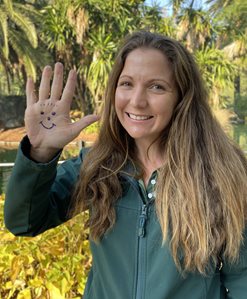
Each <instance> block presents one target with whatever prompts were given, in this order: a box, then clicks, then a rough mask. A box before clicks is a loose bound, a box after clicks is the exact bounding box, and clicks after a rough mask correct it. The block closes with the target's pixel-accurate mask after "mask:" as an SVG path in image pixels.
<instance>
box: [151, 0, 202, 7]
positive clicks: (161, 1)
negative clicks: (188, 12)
mask: <svg viewBox="0 0 247 299" xmlns="http://www.w3.org/2000/svg"><path fill="white" fill-rule="evenodd" d="M169 2H171V1H170V0H146V1H145V3H146V4H147V5H152V4H153V3H156V4H158V5H159V6H165V5H169ZM187 2H188V3H190V2H191V0H188V1H187ZM205 2H206V1H205V0H195V1H194V7H195V8H198V7H202V6H203V7H204V6H205Z"/></svg>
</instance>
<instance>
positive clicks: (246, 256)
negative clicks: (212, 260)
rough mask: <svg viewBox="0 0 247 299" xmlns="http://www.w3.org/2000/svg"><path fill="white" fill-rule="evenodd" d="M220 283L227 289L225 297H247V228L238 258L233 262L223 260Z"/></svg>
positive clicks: (230, 298) (239, 298)
mask: <svg viewBox="0 0 247 299" xmlns="http://www.w3.org/2000/svg"><path fill="white" fill-rule="evenodd" d="M221 272H222V273H221V277H222V283H223V285H224V286H225V288H226V289H227V293H226V298H227V299H246V298H247V228H246V230H245V234H244V242H243V244H242V247H241V250H240V255H239V260H238V262H237V263H235V264H229V263H228V262H227V261H223V267H222V270H221Z"/></svg>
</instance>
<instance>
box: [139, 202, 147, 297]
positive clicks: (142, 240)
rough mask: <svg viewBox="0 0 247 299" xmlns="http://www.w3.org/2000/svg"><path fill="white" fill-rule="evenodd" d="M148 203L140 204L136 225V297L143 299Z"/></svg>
mask: <svg viewBox="0 0 247 299" xmlns="http://www.w3.org/2000/svg"><path fill="white" fill-rule="evenodd" d="M147 213H148V204H142V208H141V214H140V216H139V227H138V264H137V282H136V299H143V298H144V297H143V293H144V291H143V288H144V280H145V267H146V264H145V260H146V259H145V249H146V248H145V247H146V246H145V242H146V240H145V226H146V221H147Z"/></svg>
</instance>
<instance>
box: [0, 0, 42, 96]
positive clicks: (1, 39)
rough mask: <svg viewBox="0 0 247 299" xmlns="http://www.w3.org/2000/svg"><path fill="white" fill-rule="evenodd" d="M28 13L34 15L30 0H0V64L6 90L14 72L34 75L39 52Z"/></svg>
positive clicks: (33, 27)
mask: <svg viewBox="0 0 247 299" xmlns="http://www.w3.org/2000/svg"><path fill="white" fill-rule="evenodd" d="M30 15H37V12H36V11H35V10H34V8H33V7H32V6H31V5H30V4H26V3H19V2H18V1H12V0H3V1H0V43H1V47H0V64H1V68H2V70H3V72H4V74H5V78H6V81H7V89H8V91H9V92H10V90H11V79H13V76H14V75H18V74H19V75H20V77H22V76H23V75H24V77H26V76H32V77H33V78H34V79H35V78H36V64H37V63H38V61H40V55H38V53H37V51H36V49H37V46H38V37H37V31H36V28H35V26H34V24H33V21H32V19H31V17H30Z"/></svg>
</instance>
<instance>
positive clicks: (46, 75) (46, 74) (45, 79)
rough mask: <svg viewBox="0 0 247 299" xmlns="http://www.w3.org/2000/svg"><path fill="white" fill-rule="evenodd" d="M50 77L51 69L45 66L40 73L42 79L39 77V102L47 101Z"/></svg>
mask: <svg viewBox="0 0 247 299" xmlns="http://www.w3.org/2000/svg"><path fill="white" fill-rule="evenodd" d="M51 76H52V68H51V66H49V65H47V66H45V68H44V70H43V72H42V77H41V82H40V87H39V99H40V100H47V99H48V98H49V95H50V88H51V86H50V82H51Z"/></svg>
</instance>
